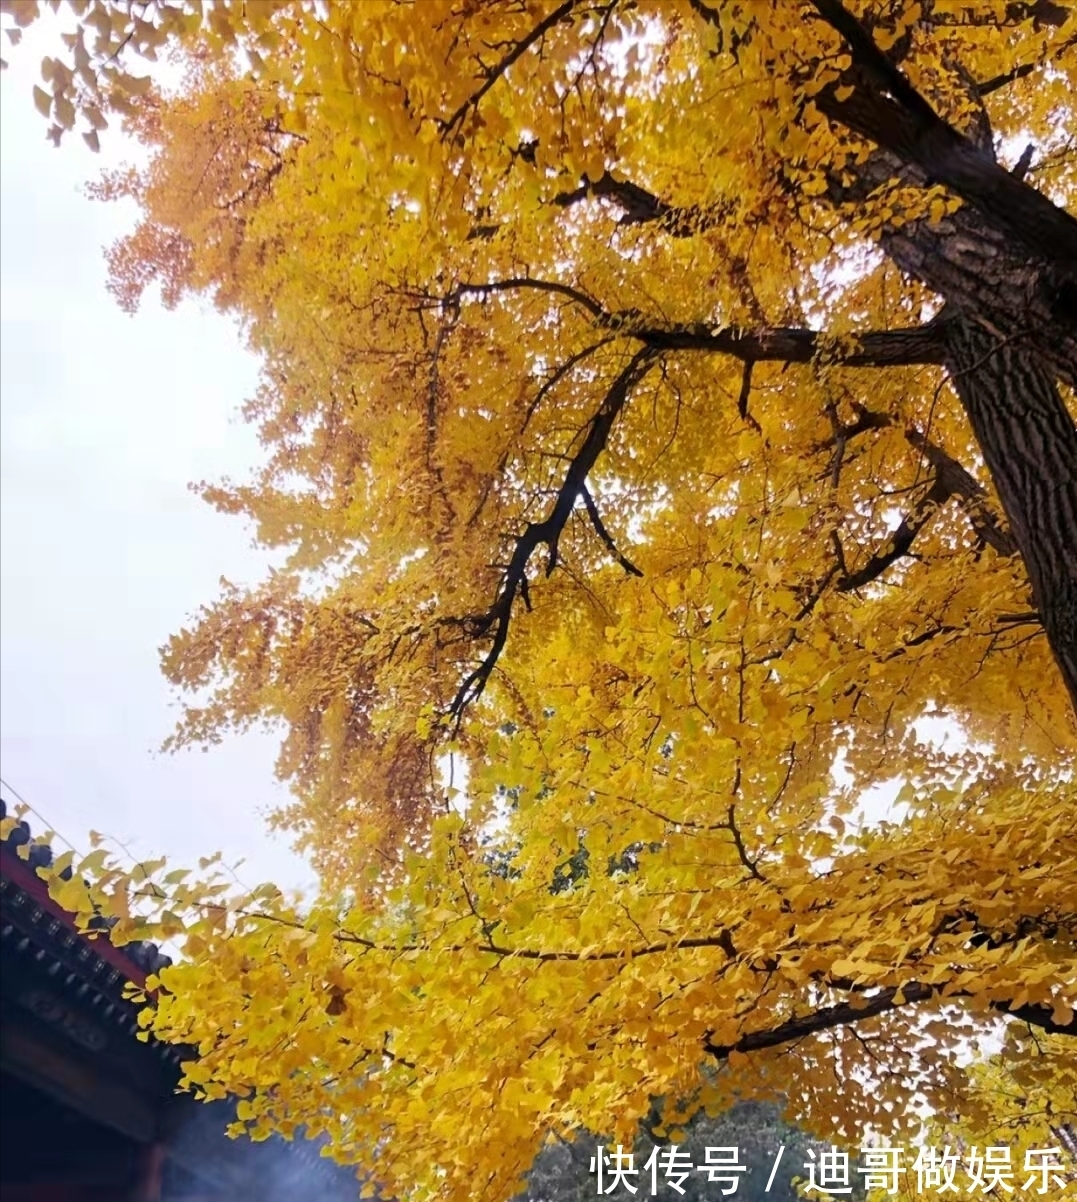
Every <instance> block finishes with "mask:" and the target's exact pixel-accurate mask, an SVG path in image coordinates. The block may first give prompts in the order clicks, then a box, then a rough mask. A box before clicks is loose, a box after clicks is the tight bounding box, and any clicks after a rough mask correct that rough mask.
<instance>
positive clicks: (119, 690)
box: [0, 30, 308, 886]
mask: <svg viewBox="0 0 1077 1202" xmlns="http://www.w3.org/2000/svg"><path fill="white" fill-rule="evenodd" d="M48 32H49V31H47V30H44V31H38V30H35V31H32V33H31V36H28V37H27V38H25V39H24V41H23V43H22V45H20V46H19V47H18V48H17V49H15V50H14V51H11V52H10V53H9V51H8V50H7V48H5V50H4V57H5V58H9V59H12V60H13V61H12V63H11V67H10V69H8V70H6V71H5V72H4V73H3V77H2V82H0V88H2V103H0V188H2V191H0V290H2V299H0V323H2V328H0V415H2V429H0V770H2V773H3V777H4V780H5V781H7V782H9V784H10V785H11V786H13V787H14V788H15V789H17V790H18V791H19V793H21V794H22V795H23V796H24V797H25V798H26V800H27V801H28V802H30V803H31V804H32V805H33V806H34V807H36V809H38V810H39V811H40V812H41V813H42V814H43V815H44V818H45V819H46V820H47V822H48V824H49V825H51V826H52V827H54V828H55V829H56V830H57V831H58V832H59V833H60V834H62V835H63V836H65V837H66V838H67V839H69V840H70V841H71V842H73V843H75V844H76V845H77V846H78V847H79V848H80V849H86V848H87V838H86V836H87V833H88V831H89V830H90V829H95V830H99V831H102V832H105V833H107V834H109V835H113V836H115V837H117V838H119V839H121V840H123V842H124V843H126V844H127V845H128V846H129V847H131V848H132V849H133V850H135V851H137V852H139V853H142V854H149V853H151V852H152V853H155V854H168V855H169V857H170V858H176V859H177V860H183V861H189V860H190V859H191V858H193V857H195V856H198V855H205V854H208V853H209V852H212V851H216V850H218V849H220V850H223V851H224V853H225V856H226V858H228V859H232V860H234V859H236V858H239V857H246V859H247V862H248V866H249V867H248V868H246V869H245V870H244V871H243V872H242V874H241V875H242V876H243V877H244V879H245V880H247V881H249V882H253V880H254V879H255V878H258V879H259V880H261V879H272V880H275V881H276V882H277V883H278V884H281V885H282V886H288V885H291V884H298V883H303V882H305V881H306V880H307V879H308V877H307V872H306V869H305V867H304V866H303V865H302V864H301V863H300V861H299V860H298V859H297V858H296V857H295V856H294V855H293V854H292V853H291V851H290V850H289V848H288V845H287V840H286V839H284V838H282V837H280V836H271V835H270V834H269V833H268V832H267V831H266V828H265V823H264V821H263V818H262V815H263V814H264V813H265V811H266V810H267V808H269V807H271V806H272V805H274V804H276V803H279V802H280V801H282V800H283V799H284V797H285V793H284V790H283V788H282V786H281V785H280V784H279V783H278V782H277V781H276V779H275V778H274V775H273V757H274V754H275V747H276V744H275V740H273V739H272V738H269V737H268V736H266V737H263V736H248V737H244V738H238V737H237V738H233V739H230V740H229V741H228V742H227V743H226V744H225V746H223V747H221V748H216V749H214V750H212V751H209V752H206V753H201V752H184V753H180V754H178V755H161V754H159V753H158V751H157V748H158V747H159V745H160V743H161V741H162V740H163V739H164V738H165V736H166V735H167V734H168V733H169V731H170V730H171V728H172V726H173V725H174V723H175V720H176V716H177V710H176V703H175V698H174V696H173V695H172V693H171V691H170V689H169V686H168V685H167V683H166V682H165V680H164V678H163V677H162V676H161V675H160V672H159V669H158V651H157V649H158V647H159V646H160V645H161V644H162V643H163V642H164V641H165V640H166V639H167V637H168V636H169V634H171V633H172V632H174V631H176V630H178V629H179V628H180V627H181V626H182V625H183V624H184V622H185V620H186V619H187V618H188V616H189V615H191V614H192V613H193V612H194V611H195V610H196V609H197V607H198V606H199V605H200V604H201V603H204V602H206V601H209V600H211V599H212V598H213V597H214V596H215V595H216V591H217V582H218V580H219V578H220V577H221V576H222V575H223V576H227V577H228V578H229V579H230V580H233V581H236V582H242V581H244V580H250V579H252V578H254V577H255V576H256V575H258V574H259V572H260V561H259V557H258V555H257V553H256V552H255V551H254V550H253V549H252V546H251V539H250V532H249V530H248V529H246V528H245V527H244V526H243V525H242V524H241V523H239V522H238V521H237V520H235V519H230V518H227V517H225V516H223V515H220V514H217V513H215V512H214V511H212V510H211V509H210V508H209V507H208V506H206V505H205V504H204V503H202V502H201V501H199V500H198V498H197V497H195V496H193V495H192V494H191V493H190V492H188V490H187V484H188V482H189V481H191V480H201V479H207V478H208V479H214V478H218V477H220V476H222V475H225V474H230V475H233V476H244V475H246V474H247V472H248V470H249V468H250V466H251V464H252V463H254V462H255V460H256V458H257V456H258V454H259V449H258V445H257V441H256V439H255V436H254V433H253V431H251V430H250V429H248V428H246V427H244V426H243V425H242V424H241V423H240V421H239V419H238V417H237V409H238V406H239V405H240V403H241V402H242V401H243V400H244V399H245V398H246V397H247V396H248V395H249V394H250V393H251V392H252V390H253V388H254V385H255V381H256V375H257V363H256V361H255V360H254V358H253V357H252V356H251V355H250V354H248V353H247V352H246V350H245V349H244V347H243V345H242V342H241V340H240V338H239V335H238V333H237V331H236V330H235V328H234V327H233V325H232V323H231V322H230V321H228V320H227V319H225V318H224V317H222V316H221V315H219V314H217V313H215V312H213V311H212V310H210V309H209V308H208V307H204V306H196V305H193V304H186V305H184V306H183V307H182V308H181V309H180V310H178V311H176V312H173V313H168V312H166V311H165V310H164V309H162V308H161V306H160V305H159V304H158V303H157V300H156V297H154V296H149V297H147V300H146V302H145V304H144V305H143V308H142V310H141V311H140V312H139V314H138V315H137V316H135V317H129V316H127V315H126V314H124V313H121V312H120V310H119V309H118V308H117V307H116V305H115V303H114V302H113V300H112V298H111V297H110V296H109V294H108V293H107V291H106V289H105V264H104V258H103V249H104V247H106V246H107V245H108V244H109V243H110V242H112V241H113V240H114V239H115V238H116V237H117V236H118V235H119V234H121V233H123V232H124V231H125V230H127V229H129V228H130V225H131V221H132V210H131V209H130V208H122V207H120V206H116V205H104V204H100V203H97V202H93V201H91V200H89V199H88V198H87V197H86V196H85V195H84V194H83V193H82V185H83V184H84V183H85V181H86V180H88V179H92V178H93V177H94V176H95V175H96V173H97V172H98V171H99V170H100V169H101V168H102V167H103V166H106V165H109V164H115V163H117V162H120V161H123V160H124V159H125V158H130V157H131V155H132V154H133V150H132V148H131V146H130V145H129V144H128V145H125V144H124V139H123V137H122V135H121V134H120V133H119V132H118V131H117V130H115V129H110V130H108V131H106V133H105V135H104V136H103V138H102V142H103V151H102V154H100V155H97V156H95V155H92V154H91V153H90V152H89V151H88V150H87V149H86V148H85V146H84V145H83V144H82V143H81V140H80V139H79V138H78V137H77V136H75V137H73V138H70V139H68V140H65V142H64V144H63V146H62V147H61V149H59V150H56V149H54V148H53V147H52V145H51V144H50V143H48V142H47V141H46V140H45V130H46V124H45V122H44V121H43V120H42V118H41V117H40V116H39V115H38V113H37V112H36V110H35V109H34V107H33V103H32V99H31V89H32V86H33V84H34V83H35V82H36V74H37V70H38V64H40V62H41V58H42V55H43V54H46V53H49V52H50V48H49V46H47V45H45V44H44V42H43V40H42V35H45V37H46V39H47V38H48ZM4 796H5V798H6V799H7V800H8V801H11V800H12V798H11V794H10V793H9V791H8V790H7V789H5V790H4ZM32 822H33V825H34V826H35V828H37V829H41V828H42V827H43V826H44V825H45V823H44V822H43V821H42V819H40V818H37V817H32Z"/></svg>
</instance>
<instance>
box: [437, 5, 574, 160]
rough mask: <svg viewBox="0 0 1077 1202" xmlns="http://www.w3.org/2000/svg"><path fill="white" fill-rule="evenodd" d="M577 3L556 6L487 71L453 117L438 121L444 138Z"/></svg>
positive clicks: (569, 13)
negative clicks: (478, 86)
mask: <svg viewBox="0 0 1077 1202" xmlns="http://www.w3.org/2000/svg"><path fill="white" fill-rule="evenodd" d="M577 3H578V0H564V3H563V4H562V5H560V6H559V7H558V8H555V9H554V10H553V12H552V13H550V14H549V16H548V17H546V18H544V19H543V20H542V21H540V22H539V23H538V24H537V25H536V26H535V27H534V29H532V30H531V32H530V33H529V34H528V35H527V36H526V37H524V38H521V39H520V41H518V42H517V43H516V44H515V45H514V46H513V47H512V48H511V49H510V50H508V51H507V52H506V53H505V54H504V55H503V56H502V57H501V59H500V61H498V62H497V63H496V64H495V65H494V66H493V67H491V68H490V69H489V70H488V71H487V72H486V79H485V80H484V81H483V83H482V86H481V87H480V88H479V89H478V91H476V92H474V93H473V94H472V95H471V96H469V97H468V98H467V99H466V100H465V101H464V102H463V104H461V105H460V107H459V108H457V110H456V111H455V112H454V113H453V114H452V116H451V117H449V118H448V119H447V120H445V121H439V122H438V125H439V127H440V129H441V136H442V137H443V138H446V137H448V136H449V135H450V134H451V133H452V132H453V130H454V129H455V128H456V127H457V126H458V125H460V123H461V122H462V121H463V120H464V118H465V117H466V116H467V114H468V111H469V110H470V109H477V108H478V107H479V104H480V103H481V101H482V98H483V97H484V96H485V95H486V93H487V92H489V90H490V89H491V88H492V87H493V86H494V84H496V83H497V81H498V80H499V79H501V77H502V76H503V75H504V74H505V72H506V71H508V69H509V68H510V67H511V66H512V64H513V63H514V62H516V61H517V59H520V58H523V56H524V55H525V54H526V53H527V52H528V50H530V49H531V47H532V46H534V45H535V44H536V43H537V42H541V41H542V39H543V38H544V37H545V36H546V34H548V33H549V32H550V30H551V29H553V28H554V26H555V25H559V24H560V23H561V22H562V21H564V20H565V19H566V18H567V17H569V16H570V15H571V13H572V10H573V9H574V8H575V7H576V4H577Z"/></svg>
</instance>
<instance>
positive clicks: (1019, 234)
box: [812, 0, 1077, 282]
mask: <svg viewBox="0 0 1077 1202" xmlns="http://www.w3.org/2000/svg"><path fill="white" fill-rule="evenodd" d="M812 4H813V6H814V8H815V9H816V11H817V12H818V13H819V15H820V16H821V17H822V18H823V20H824V21H825V22H826V23H827V24H828V25H829V26H830V27H831V28H832V29H834V30H835V31H836V32H837V33H838V34H839V36H840V37H841V39H842V40H843V41H844V42H845V44H846V45H847V46H848V48H849V51H850V53H851V55H852V67H851V68H850V70H849V71H848V72H846V75H845V77H843V79H842V81H840V84H832V85H829V86H828V87H826V88H824V89H823V91H822V92H820V93H819V95H818V96H817V97H816V104H817V105H818V107H819V109H820V111H821V112H823V113H824V114H825V115H826V116H828V117H831V118H832V119H834V120H836V121H839V122H841V124H843V125H845V126H847V127H848V128H849V129H852V130H854V131H855V132H857V133H860V134H862V135H863V136H865V137H867V138H869V139H870V140H871V141H873V142H875V143H876V144H877V145H878V146H880V147H882V148H883V149H884V150H889V151H891V152H892V153H894V154H896V155H898V156H899V157H900V158H901V159H902V160H903V161H904V162H907V163H912V164H915V165H916V166H918V167H919V168H920V169H921V170H922V171H924V172H925V173H926V175H927V176H928V179H929V180H930V181H937V182H939V183H942V184H945V185H946V186H947V187H948V188H950V189H951V190H952V191H953V192H954V193H955V194H956V195H957V196H960V197H961V198H962V200H966V201H968V202H969V204H971V205H972V206H973V207H974V208H976V209H977V210H979V212H980V213H982V214H983V216H984V217H986V218H987V219H988V220H989V221H990V222H991V223H992V224H993V225H994V226H995V227H996V228H997V229H1000V230H1002V231H1003V232H1004V233H1005V234H1006V235H1007V236H1008V237H1010V238H1011V239H1014V240H1016V241H1017V242H1018V243H1019V244H1020V245H1022V246H1024V247H1025V248H1026V249H1027V250H1028V251H1031V252H1032V253H1033V254H1034V255H1036V256H1037V257H1038V258H1039V259H1042V260H1043V261H1044V262H1045V263H1050V264H1054V265H1056V266H1057V267H1058V268H1059V269H1060V270H1061V271H1062V273H1063V274H1065V275H1066V276H1068V277H1069V279H1070V281H1071V282H1073V281H1077V220H1075V219H1074V218H1073V217H1071V216H1070V215H1069V214H1068V213H1067V212H1065V210H1063V209H1060V208H1059V207H1058V206H1057V205H1054V204H1052V203H1051V201H1050V200H1049V199H1048V198H1047V197H1046V196H1044V195H1042V193H1040V192H1037V191H1036V190H1035V188H1032V187H1030V186H1029V185H1028V184H1026V183H1024V182H1022V181H1021V180H1019V179H1015V178H1014V176H1013V175H1011V174H1010V173H1009V172H1008V171H1006V170H1005V169H1004V168H1003V167H1000V166H999V165H998V164H997V163H995V162H994V161H993V160H992V159H991V157H990V156H989V155H987V154H985V153H984V152H983V151H982V150H980V149H979V148H978V147H977V146H976V145H975V144H974V143H973V142H971V141H970V140H969V139H968V138H966V137H965V136H964V135H963V134H961V133H959V132H958V131H957V130H956V129H954V128H953V126H951V125H950V124H948V123H947V122H946V121H944V120H942V118H941V117H939V116H938V114H937V113H936V112H935V110H934V109H933V108H932V107H931V105H930V104H929V103H928V102H927V100H925V99H924V97H923V96H922V95H921V94H920V93H919V92H918V91H917V90H916V89H915V88H914V87H913V86H912V84H911V83H910V82H909V81H908V79H907V78H906V77H905V75H903V74H902V72H901V71H899V70H898V68H897V67H895V66H894V65H893V63H891V62H890V60H889V59H888V58H887V57H886V55H885V54H883V52H882V51H881V50H880V49H879V48H878V46H876V44H875V42H874V40H873V39H872V37H871V34H870V33H869V32H868V31H867V30H866V29H865V28H864V26H863V25H862V24H861V23H860V22H859V21H858V20H857V19H856V17H855V16H853V14H852V13H850V12H849V11H848V9H847V8H846V7H845V5H844V4H843V3H842V2H841V0H812ZM849 84H852V85H853V94H852V95H851V96H849V97H848V98H846V99H844V100H839V99H838V89H839V86H841V85H845V86H848V85H849Z"/></svg>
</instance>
